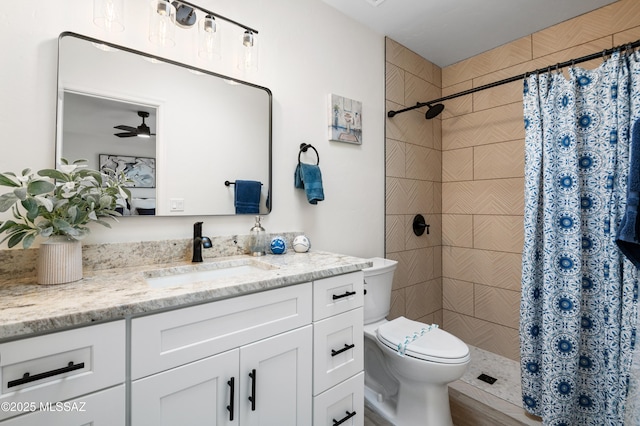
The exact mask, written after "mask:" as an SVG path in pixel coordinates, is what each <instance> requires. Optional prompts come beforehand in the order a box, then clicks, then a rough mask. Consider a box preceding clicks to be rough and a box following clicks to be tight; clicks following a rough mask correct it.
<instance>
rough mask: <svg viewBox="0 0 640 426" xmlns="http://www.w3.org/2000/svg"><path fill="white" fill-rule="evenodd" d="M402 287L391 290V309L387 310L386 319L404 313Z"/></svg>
mask: <svg viewBox="0 0 640 426" xmlns="http://www.w3.org/2000/svg"><path fill="white" fill-rule="evenodd" d="M404 301H405V297H404V289H403V288H402V289H399V290H393V291H392V292H391V309H390V310H389V315H387V319H388V320H392V319H395V318H398V317H401V316H404V315H405V311H406V309H405V306H404V304H405V303H404Z"/></svg>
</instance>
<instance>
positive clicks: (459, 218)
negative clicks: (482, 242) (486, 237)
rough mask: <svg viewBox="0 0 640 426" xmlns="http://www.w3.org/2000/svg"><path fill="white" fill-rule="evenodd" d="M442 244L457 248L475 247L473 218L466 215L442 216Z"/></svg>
mask: <svg viewBox="0 0 640 426" xmlns="http://www.w3.org/2000/svg"><path fill="white" fill-rule="evenodd" d="M442 244H443V245H445V246H455V247H468V248H472V247H473V216H472V215H464V214H443V215H442Z"/></svg>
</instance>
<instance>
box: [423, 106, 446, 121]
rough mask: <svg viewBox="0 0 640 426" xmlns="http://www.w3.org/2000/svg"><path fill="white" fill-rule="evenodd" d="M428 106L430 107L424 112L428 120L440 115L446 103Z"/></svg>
mask: <svg viewBox="0 0 640 426" xmlns="http://www.w3.org/2000/svg"><path fill="white" fill-rule="evenodd" d="M427 106H428V107H429V109H428V110H427V112H426V113H425V114H424V118H426V119H427V120H431V119H432V118H436V117H437V116H438V115H440V113H441V112H442V110H443V109H444V105H443V104H435V105H427Z"/></svg>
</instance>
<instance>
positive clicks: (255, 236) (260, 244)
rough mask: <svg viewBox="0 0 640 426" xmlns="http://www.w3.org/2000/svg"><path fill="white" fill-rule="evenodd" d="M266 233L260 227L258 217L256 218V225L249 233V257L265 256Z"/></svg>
mask: <svg viewBox="0 0 640 426" xmlns="http://www.w3.org/2000/svg"><path fill="white" fill-rule="evenodd" d="M266 247H267V233H266V231H265V230H264V228H263V227H262V225H260V216H256V224H255V225H253V228H251V231H250V232H249V253H250V254H251V256H263V255H265V254H266Z"/></svg>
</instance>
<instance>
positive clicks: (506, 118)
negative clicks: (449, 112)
mask: <svg viewBox="0 0 640 426" xmlns="http://www.w3.org/2000/svg"><path fill="white" fill-rule="evenodd" d="M442 138H443V139H442V142H443V143H442V147H443V149H444V150H449V149H457V148H466V147H470V146H476V145H486V144H490V143H496V142H506V141H512V140H516V139H524V125H523V112H522V103H521V102H519V103H514V104H507V105H503V106H499V107H496V108H491V109H488V110H483V111H478V112H474V113H472V114H467V115H463V116H459V117H452V118H448V119H445V120H442Z"/></svg>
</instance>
